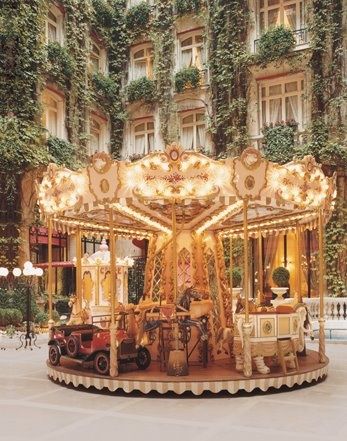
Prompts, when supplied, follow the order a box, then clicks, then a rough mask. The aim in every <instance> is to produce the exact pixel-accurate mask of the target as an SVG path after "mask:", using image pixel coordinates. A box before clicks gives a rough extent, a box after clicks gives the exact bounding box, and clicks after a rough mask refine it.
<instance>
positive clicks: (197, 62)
mask: <svg viewBox="0 0 347 441" xmlns="http://www.w3.org/2000/svg"><path fill="white" fill-rule="evenodd" d="M202 63H203V59H202V47H197V48H196V52H195V60H194V66H195V67H197V68H198V69H200V70H201V69H202Z"/></svg>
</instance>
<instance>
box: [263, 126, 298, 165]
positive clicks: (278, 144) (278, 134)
mask: <svg viewBox="0 0 347 441" xmlns="http://www.w3.org/2000/svg"><path fill="white" fill-rule="evenodd" d="M297 128H298V124H297V123H296V122H295V121H286V122H284V121H283V122H278V123H277V124H268V125H266V126H264V127H263V129H262V132H263V135H264V139H263V144H264V156H265V158H266V159H268V160H269V161H273V162H278V163H279V164H285V163H286V162H290V161H291V160H292V159H293V156H294V153H295V149H294V142H295V133H296V131H297Z"/></svg>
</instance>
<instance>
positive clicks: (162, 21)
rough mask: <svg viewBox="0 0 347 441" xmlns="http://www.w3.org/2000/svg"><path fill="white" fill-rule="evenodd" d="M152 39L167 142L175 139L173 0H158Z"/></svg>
mask: <svg viewBox="0 0 347 441" xmlns="http://www.w3.org/2000/svg"><path fill="white" fill-rule="evenodd" d="M151 39H152V41H153V45H154V73H155V80H156V86H157V97H158V106H159V120H160V131H161V135H162V138H163V140H164V143H165V144H168V143H169V142H171V141H172V140H173V139H172V138H173V137H172V133H173V130H172V129H171V132H170V125H172V124H170V123H172V116H173V113H174V112H173V97H172V72H173V61H174V60H173V53H174V47H175V38H174V12H173V4H172V2H171V1H166V0H158V1H157V4H156V17H155V19H154V21H153V26H152V32H151Z"/></svg>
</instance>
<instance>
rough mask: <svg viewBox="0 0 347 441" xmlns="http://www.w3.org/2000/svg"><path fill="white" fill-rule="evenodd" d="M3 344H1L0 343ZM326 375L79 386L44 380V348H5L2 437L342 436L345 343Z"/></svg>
mask: <svg viewBox="0 0 347 441" xmlns="http://www.w3.org/2000/svg"><path fill="white" fill-rule="evenodd" d="M0 343H1V342H0ZM327 353H328V356H329V357H330V360H331V364H330V372H329V376H328V379H327V380H326V381H325V382H323V383H320V384H318V385H315V386H311V387H306V388H304V389H299V390H294V391H291V392H285V393H274V394H271V395H269V394H267V395H264V394H258V395H252V396H245V395H243V396H237V397H230V396H228V395H222V396H215V395H211V396H208V397H202V398H194V397H191V396H189V397H181V398H176V397H174V396H170V397H160V396H157V395H155V396H154V395H153V396H150V397H145V396H143V395H140V394H138V395H135V396H134V395H131V396H127V395H107V394H98V393H89V392H84V391H76V390H74V389H70V388H66V387H62V386H60V385H57V384H54V383H52V382H51V381H50V380H48V379H47V377H46V371H45V359H46V348H42V349H35V350H34V351H28V350H20V351H15V350H14V349H7V350H6V351H1V352H0V440H1V441H24V440H25V441H31V440H39V441H41V440H42V441H46V440H47V441H58V440H59V441H61V440H64V441H65V440H78V441H80V440H81V441H101V440H106V439H111V440H117V441H118V440H124V441H128V440H129V441H136V440H140V441H147V440H148V441H157V440H162V441H178V440H180V439H181V440H182V441H183V440H186V439H189V441H195V440H196V441H198V440H199V441H210V440H211V441H215V440H218V441H222V440H232V439H235V440H237V441H243V440H251V439H252V438H253V439H254V440H256V441H261V440H264V441H265V440H266V441H275V440H276V441H296V440H297V441H305V440H315V441H320V440H324V441H330V440H331V441H332V440H334V441H339V440H344V439H346V433H347V418H346V417H347V375H346V365H347V345H346V344H341V343H340V344H331V343H329V344H327Z"/></svg>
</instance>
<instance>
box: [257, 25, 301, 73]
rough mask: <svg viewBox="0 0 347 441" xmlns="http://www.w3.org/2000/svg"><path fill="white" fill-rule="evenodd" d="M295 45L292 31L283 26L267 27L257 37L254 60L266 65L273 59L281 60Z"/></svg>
mask: <svg viewBox="0 0 347 441" xmlns="http://www.w3.org/2000/svg"><path fill="white" fill-rule="evenodd" d="M294 47H295V38H294V35H293V31H292V30H291V29H288V28H287V27H285V26H275V27H271V28H269V29H268V30H267V31H266V32H265V33H264V34H263V35H262V36H261V37H260V39H259V41H258V47H257V54H256V57H255V59H256V61H257V62H258V63H260V64H261V65H262V66H266V65H267V64H268V63H271V62H273V61H277V60H281V59H283V57H285V56H287V55H288V54H289V53H290V52H291V51H292V49H293V48H294Z"/></svg>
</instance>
